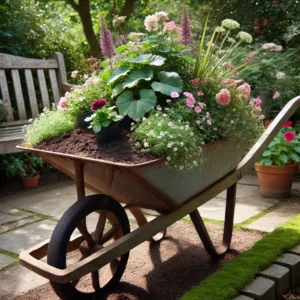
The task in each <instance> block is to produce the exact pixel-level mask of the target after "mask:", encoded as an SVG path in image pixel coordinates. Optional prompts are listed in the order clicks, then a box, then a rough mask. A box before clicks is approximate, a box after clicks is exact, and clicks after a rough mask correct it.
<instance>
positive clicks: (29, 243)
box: [0, 220, 57, 254]
mask: <svg viewBox="0 0 300 300" xmlns="http://www.w3.org/2000/svg"><path fill="white" fill-rule="evenodd" d="M56 224H57V223H56V222H54V221H50V220H44V221H41V222H37V223H34V224H31V225H28V226H25V227H22V228H19V229H16V230H14V231H11V232H8V233H4V234H1V235H0V248H1V249H3V250H7V251H10V252H13V253H16V254H20V252H21V251H23V250H27V249H28V248H30V247H33V246H34V245H36V244H38V243H40V242H42V241H44V240H46V239H49V238H50V237H51V234H52V232H53V230H54V227H55V225H56Z"/></svg>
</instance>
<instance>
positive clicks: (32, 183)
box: [22, 175, 40, 189]
mask: <svg viewBox="0 0 300 300" xmlns="http://www.w3.org/2000/svg"><path fill="white" fill-rule="evenodd" d="M22 181H23V186H24V188H25V189H35V188H36V187H37V186H38V184H39V181H40V175H37V176H35V177H22Z"/></svg>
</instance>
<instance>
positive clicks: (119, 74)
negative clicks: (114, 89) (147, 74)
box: [108, 66, 130, 84]
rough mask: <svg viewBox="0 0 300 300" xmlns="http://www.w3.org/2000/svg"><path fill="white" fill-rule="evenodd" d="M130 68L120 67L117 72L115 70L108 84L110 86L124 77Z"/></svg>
mask: <svg viewBox="0 0 300 300" xmlns="http://www.w3.org/2000/svg"><path fill="white" fill-rule="evenodd" d="M129 69H130V67H129V66H120V67H119V68H118V69H117V70H115V71H114V72H113V73H112V74H111V76H110V78H109V81H108V84H112V83H113V82H115V81H116V80H117V79H119V78H121V77H122V76H125V75H126V74H127V73H128V72H129Z"/></svg>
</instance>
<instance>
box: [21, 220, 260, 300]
mask: <svg viewBox="0 0 300 300" xmlns="http://www.w3.org/2000/svg"><path fill="white" fill-rule="evenodd" d="M207 227H208V231H209V233H210V234H211V236H212V238H213V241H214V242H215V243H220V241H221V236H222V232H223V228H222V226H220V225H216V224H207ZM262 237H263V235H262V234H260V233H257V232H250V231H242V230H235V231H234V234H233V239H232V245H231V250H230V251H229V252H228V253H227V254H225V255H224V256H223V257H221V258H218V259H214V258H212V257H211V256H210V255H209V254H207V253H206V251H205V249H204V247H203V245H202V243H201V241H200V239H199V236H198V234H197V233H196V231H195V228H194V226H193V224H192V223H191V222H184V221H179V222H177V223H175V224H173V225H172V226H170V227H169V228H168V231H167V237H166V239H164V240H163V241H161V242H160V243H156V244H150V243H149V242H144V243H143V244H141V245H139V246H138V247H136V248H135V249H133V250H132V251H131V252H130V256H129V261H128V264H127V268H126V270H125V272H124V275H123V277H122V281H121V282H120V283H119V284H118V285H117V286H116V288H115V289H114V291H112V292H111V293H110V294H108V295H104V296H102V297H99V299H107V300H137V299H142V300H161V299H164V300H175V299H178V298H180V297H181V296H182V295H183V294H184V293H185V292H187V291H188V290H189V289H191V288H192V287H193V286H195V285H198V284H199V283H200V282H201V281H202V280H204V279H205V278H206V277H207V276H209V275H210V274H212V273H214V272H216V271H217V270H218V269H219V268H220V267H221V266H222V265H223V264H225V263H226V262H229V261H230V260H232V259H233V258H234V257H235V256H237V255H238V254H239V253H240V252H243V251H245V250H247V249H249V248H251V246H252V245H254V244H255V243H256V242H257V241H258V240H260V239H261V238H262ZM17 299H18V300H40V299H43V300H56V299H58V297H57V296H56V294H55V293H54V292H53V290H52V288H51V286H50V284H47V285H44V286H42V287H39V288H37V289H35V290H33V291H30V292H29V293H27V294H25V295H23V296H20V297H18V298H17Z"/></svg>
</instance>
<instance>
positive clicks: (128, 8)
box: [119, 0, 135, 19]
mask: <svg viewBox="0 0 300 300" xmlns="http://www.w3.org/2000/svg"><path fill="white" fill-rule="evenodd" d="M134 3H135V0H125V3H124V5H123V8H122V10H121V12H120V14H119V15H120V16H126V17H127V19H129V17H130V16H131V14H132V13H133V10H134Z"/></svg>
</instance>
